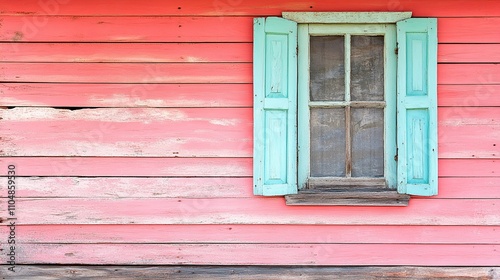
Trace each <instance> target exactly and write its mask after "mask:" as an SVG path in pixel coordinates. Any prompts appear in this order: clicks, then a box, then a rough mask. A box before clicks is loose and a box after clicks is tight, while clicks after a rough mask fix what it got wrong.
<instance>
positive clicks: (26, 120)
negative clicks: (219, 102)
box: [0, 107, 253, 157]
mask: <svg viewBox="0 0 500 280" xmlns="http://www.w3.org/2000/svg"><path fill="white" fill-rule="evenodd" d="M0 118H1V119H2V127H1V131H2V140H1V141H2V150H0V155H2V156H104V157H106V156H141V157H251V156H252V143H253V138H252V127H253V119H252V109H250V108H216V109H212V108H196V109H194V108H184V109H170V108H96V109H82V110H67V109H53V108H30V107H17V108H14V109H0Z"/></svg>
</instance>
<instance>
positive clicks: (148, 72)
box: [0, 63, 500, 85]
mask: <svg viewBox="0 0 500 280" xmlns="http://www.w3.org/2000/svg"><path fill="white" fill-rule="evenodd" d="M0 70H1V72H0V79H2V80H3V81H4V82H45V83H49V82H66V83H79V82H82V83H251V82H252V65H251V64H250V63H237V64H233V63H169V64H149V63H139V64H138V63H76V64H69V63H6V64H2V67H1V68H0ZM499 73H500V64H499V65H496V64H440V65H439V66H438V83H439V84H441V85H443V84H481V85H483V84H495V83H500V74H499Z"/></svg>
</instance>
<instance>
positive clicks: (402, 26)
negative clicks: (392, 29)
mask: <svg viewBox="0 0 500 280" xmlns="http://www.w3.org/2000/svg"><path fill="white" fill-rule="evenodd" d="M397 40H398V48H399V51H398V93H397V98H398V101H397V123H398V125H397V130H398V131H397V138H398V139H397V144H398V191H399V192H400V193H407V194H413V195H422V196H431V195H436V194H437V191H438V189H437V182H438V181H437V178H438V173H437V159H438V157H437V78H436V77H437V74H436V73H437V20H436V19H433V18H414V19H407V20H404V21H400V22H398V23H397Z"/></svg>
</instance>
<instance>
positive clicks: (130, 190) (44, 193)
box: [0, 177, 253, 199]
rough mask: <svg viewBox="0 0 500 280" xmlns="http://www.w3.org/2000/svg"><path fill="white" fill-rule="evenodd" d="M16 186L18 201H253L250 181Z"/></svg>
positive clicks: (81, 180)
mask: <svg viewBox="0 0 500 280" xmlns="http://www.w3.org/2000/svg"><path fill="white" fill-rule="evenodd" d="M17 184H18V185H19V186H20V187H19V189H18V190H17V192H16V195H17V197H47V198H63V197H66V198H68V197H74V198H91V197H93V198H114V199H120V198H139V197H144V198H146V197H175V198H196V197H198V198H203V197H205V198H216V197H219V198H222V197H253V193H252V179H251V178H231V177H223V178H164V177H159V178H135V177H124V178H106V177H104V178H102V177H97V178H88V177H19V178H17ZM21 186H22V187H21ZM102 186H106V189H105V190H104V191H103V188H102ZM0 197H6V196H5V195H3V194H2V195H0Z"/></svg>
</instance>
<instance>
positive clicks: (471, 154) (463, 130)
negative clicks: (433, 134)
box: [438, 110, 500, 159]
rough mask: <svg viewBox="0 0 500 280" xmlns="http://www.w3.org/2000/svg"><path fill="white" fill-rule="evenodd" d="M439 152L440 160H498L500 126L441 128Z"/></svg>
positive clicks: (499, 156) (499, 154) (499, 155)
mask: <svg viewBox="0 0 500 280" xmlns="http://www.w3.org/2000/svg"><path fill="white" fill-rule="evenodd" d="M499 111H500V110H499ZM438 151H439V158H491V159H498V158H500V125H469V126H440V127H439V138H438Z"/></svg>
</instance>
